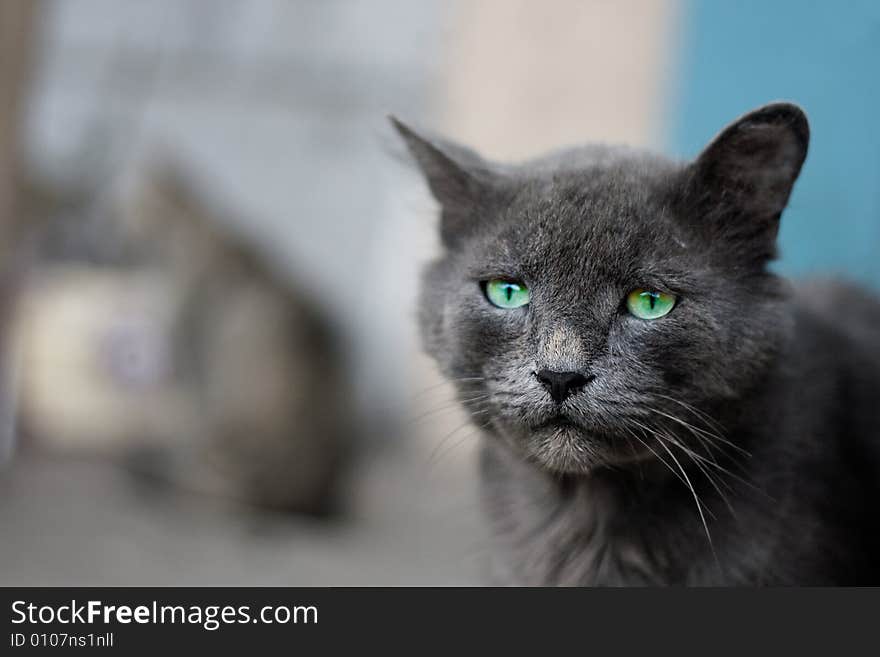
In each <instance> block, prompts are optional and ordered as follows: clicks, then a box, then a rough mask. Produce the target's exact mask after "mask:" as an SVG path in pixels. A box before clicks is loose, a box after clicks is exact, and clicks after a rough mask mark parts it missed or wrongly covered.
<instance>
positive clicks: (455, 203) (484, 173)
mask: <svg viewBox="0 0 880 657" xmlns="http://www.w3.org/2000/svg"><path fill="white" fill-rule="evenodd" d="M388 118H389V119H390V121H391V124H392V125H393V126H394V128H395V129H396V130H397V132H398V133H400V136H401V137H403V140H404V141H405V142H406V145H407V148H408V149H409V152H410V153H411V154H412V156H413V158H414V159H415V161H416V163H417V164H418V165H419V169H421V171H422V174H423V175H424V176H425V180H426V181H427V183H428V187H429V188H430V190H431V194H432V195H433V196H434V198H435V199H436V200H437V202H438V203H439V204H440V210H441V216H440V236H441V238H442V239H443V242H444V243H445V244H446V245H447V246H449V245H453V244H454V243H455V242H456V241H457V240H458V239H459V238H460V237H461V236H462V235H465V234H467V233H468V232H469V230H470V229H471V228H473V226H474V224H475V223H476V222H477V221H478V219H479V215H480V208H481V207H482V206H483V204H485V203H487V202H488V200H489V198H490V197H491V193H492V188H493V185H492V182H493V179H494V174H493V173H492V172H491V171H490V167H489V164H488V163H487V162H486V161H485V160H483V159H482V158H481V157H480V156H479V155H477V153H475V152H474V151H472V150H471V149H469V148H466V147H464V146H460V145H458V144H455V143H453V142H451V141H448V140H445V139H435V138H428V137H423V136H422V135H420V134H418V133H417V132H416V131H415V130H413V129H412V128H410V127H409V126H408V125H406V124H405V123H403V122H402V121H400V120H399V119H398V118H396V117H394V116H390V117H388Z"/></svg>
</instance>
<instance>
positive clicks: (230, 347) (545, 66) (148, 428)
mask: <svg viewBox="0 0 880 657" xmlns="http://www.w3.org/2000/svg"><path fill="white" fill-rule="evenodd" d="M878 63H880V5H878V4H877V3H875V2H871V1H870V0H854V1H853V2H849V3H846V4H841V3H831V2H827V3H801V2H795V0H775V1H774V2H757V0H750V1H748V2H740V3H729V2H721V1H720V0H718V1H711V0H624V1H620V0H618V1H616V2H610V1H606V0H552V1H548V2H536V1H535V0H473V1H469V0H458V1H441V0H421V1H419V2H406V1H404V0H371V1H369V2H367V1H366V0H363V1H356V0H327V1H325V2H320V3H318V2H310V1H309V0H239V1H232V0H190V1H188V2H176V1H173V0H156V1H154V2H150V3H143V2H136V1H135V0H54V1H53V0H32V1H29V0H4V2H2V3H0V238H2V239H0V268H2V269H0V273H2V276H0V338H2V342H0V345H2V348H0V527H2V532H3V538H2V540H0V585H134V584H142V585H175V584H182V585H195V584H213V585H222V584H251V585H346V584H347V585H374V584H375V585H378V584H388V585H408V584H435V585H447V584H479V583H481V582H483V581H484V579H483V571H484V562H485V558H486V551H487V549H488V545H487V541H486V536H485V533H484V530H483V526H482V523H481V521H480V512H479V504H478V500H477V496H476V491H475V488H476V476H475V471H474V456H475V443H476V436H475V435H474V430H473V428H472V427H470V426H468V425H467V423H466V422H465V420H464V418H463V416H462V415H461V414H460V413H459V411H458V410H457V409H456V407H455V404H454V403H452V399H453V397H452V393H451V391H450V389H449V388H448V387H447V386H446V385H445V384H443V383H442V381H441V380H440V378H439V377H438V375H437V373H436V372H435V371H434V369H433V366H432V365H431V363H430V362H429V361H428V360H427V359H426V358H425V357H423V356H421V355H420V353H419V345H418V339H417V336H416V333H415V323H414V302H415V294H416V290H417V277H418V273H419V270H420V267H421V266H422V264H423V263H424V262H425V261H427V260H428V259H429V258H430V257H431V256H432V254H434V253H436V249H437V248H438V246H437V243H436V240H435V236H434V228H435V226H434V222H435V207H434V204H433V202H432V201H431V199H430V197H429V196H428V194H427V191H426V189H425V187H424V185H423V183H422V182H421V180H420V179H419V178H418V176H417V175H416V173H415V171H414V169H413V167H411V166H409V165H408V164H407V162H406V157H405V154H404V153H403V149H402V147H401V145H400V144H399V143H398V141H397V140H396V139H395V138H394V136H393V135H392V133H391V131H390V129H389V128H388V126H387V121H386V115H387V114H388V113H390V112H393V113H395V114H397V115H398V116H400V117H402V118H404V119H405V120H408V121H410V122H412V123H413V124H415V125H417V126H422V127H429V128H431V129H434V130H437V131H440V132H443V133H445V134H447V135H449V136H450V137H452V138H454V139H457V140H459V141H463V142H466V143H468V144H470V145H473V146H474V147H476V148H478V149H479V150H481V151H482V152H483V153H484V154H486V155H487V156H489V157H494V158H498V159H504V158H508V159H510V158H513V159H516V158H524V157H527V156H530V155H534V154H537V153H539V152H541V151H544V150H547V149H551V148H553V147H557V146H561V145H566V144H571V143H576V142H583V141H591V140H598V141H606V142H627V143H630V144H634V145H638V146H646V147H652V148H658V149H663V150H664V151H666V152H668V153H670V154H672V155H674V156H678V157H691V156H693V155H695V154H696V153H697V152H698V151H699V150H700V148H701V146H702V145H703V144H705V143H706V142H707V141H708V140H709V139H711V137H712V136H713V135H714V134H715V133H716V132H717V131H718V130H720V128H721V127H722V126H724V125H725V124H726V123H728V122H729V121H731V120H732V119H734V118H735V117H736V116H738V115H739V114H741V113H743V112H745V111H747V110H749V109H751V108H752V107H755V106H757V105H760V104H763V103H765V102H768V101H771V100H775V99H788V100H793V101H796V102H799V103H800V104H802V106H803V107H804V108H805V109H806V111H807V113H808V114H809V116H810V119H811V124H812V127H813V140H812V143H811V147H810V155H809V157H808V160H807V163H806V165H805V168H804V170H803V174H802V177H801V181H800V182H799V183H798V186H797V187H796V190H795V193H794V195H793V197H792V201H791V206H790V209H789V210H788V212H787V213H786V215H785V217H784V221H783V230H782V237H781V243H782V258H781V260H780V262H779V263H778V265H777V266H778V267H779V268H780V269H781V270H782V271H783V272H784V273H787V274H794V275H810V274H814V273H833V274H839V275H843V276H846V277H848V278H853V279H856V280H859V281H861V282H863V283H866V284H868V285H874V286H875V287H876V280H877V275H878V274H880V260H878V258H877V257H876V253H877V248H878V247H880V186H878V182H880V131H878V130H877V127H876V120H877V119H876V116H877V111H878V108H880V77H878V76H877V75H876V70H877V65H878Z"/></svg>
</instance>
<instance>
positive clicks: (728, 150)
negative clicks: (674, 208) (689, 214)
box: [688, 103, 810, 241]
mask: <svg viewBox="0 0 880 657" xmlns="http://www.w3.org/2000/svg"><path fill="white" fill-rule="evenodd" d="M809 141H810V128H809V124H808V123H807V117H806V115H805V114H804V112H803V110H801V108H799V107H798V106H797V105H792V104H790V103H772V104H770V105H765V106H764V107H761V108H759V109H757V110H754V111H752V112H749V113H748V114H746V115H745V116H743V117H741V118H739V119H737V120H736V121H734V122H733V123H731V124H730V125H729V126H727V127H726V128H725V129H724V130H722V131H721V133H720V134H719V135H718V136H717V137H716V138H715V139H714V140H713V141H712V142H711V143H710V144H709V145H708V146H707V147H706V149H705V150H704V151H703V152H702V153H701V154H700V156H699V157H698V158H697V159H696V161H694V163H693V164H691V166H690V167H689V170H688V173H689V181H688V197H689V198H690V199H691V200H692V201H694V202H695V203H696V204H697V205H698V208H696V209H697V211H698V212H699V213H700V214H701V215H702V220H703V221H712V222H713V223H715V224H716V226H715V228H716V229H720V230H722V231H723V232H725V233H729V234H731V235H732V236H740V237H746V236H752V237H754V236H761V237H763V238H765V239H769V240H771V241H772V240H775V237H776V231H777V229H778V223H779V217H780V214H781V213H782V211H783V209H784V208H785V206H786V204H787V203H788V197H789V195H790V194H791V190H792V187H793V186H794V182H795V180H796V179H797V177H798V174H799V173H800V170H801V166H802V165H803V163H804V158H806V156H807V145H808V144H809Z"/></svg>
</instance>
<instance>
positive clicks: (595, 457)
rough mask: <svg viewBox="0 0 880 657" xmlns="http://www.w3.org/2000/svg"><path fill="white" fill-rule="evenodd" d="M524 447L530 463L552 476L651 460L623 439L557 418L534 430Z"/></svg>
mask: <svg viewBox="0 0 880 657" xmlns="http://www.w3.org/2000/svg"><path fill="white" fill-rule="evenodd" d="M523 438H524V440H523V442H522V447H523V448H524V451H525V455H526V457H527V459H528V460H529V461H532V462H534V463H536V464H537V465H539V466H540V467H542V468H544V469H547V470H549V471H551V472H555V473H559V474H568V475H586V474H590V473H591V472H594V471H595V470H597V469H599V468H605V467H609V466H610V467H620V466H625V465H628V464H632V463H638V462H641V461H643V460H645V459H649V458H651V456H652V454H651V453H650V452H648V451H634V450H633V448H632V445H631V444H630V443H629V442H627V441H621V440H620V439H619V438H614V437H611V436H607V435H603V434H599V433H595V432H592V431H590V430H589V429H587V428H585V427H582V426H580V425H578V424H576V423H574V422H571V421H568V420H565V419H560V418H556V419H553V420H550V421H548V422H544V423H542V424H540V425H537V426H533V427H531V428H530V431H529V432H528V435H527V436H524V437H523Z"/></svg>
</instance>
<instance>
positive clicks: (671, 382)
mask: <svg viewBox="0 0 880 657" xmlns="http://www.w3.org/2000/svg"><path fill="white" fill-rule="evenodd" d="M392 121H393V122H394V125H395V127H396V128H397V130H398V131H399V132H400V134H401V135H402V136H403V137H404V139H405V141H406V143H407V145H408V147H409V150H410V151H411V153H412V154H413V156H414V157H415V159H416V161H417V162H418V164H419V166H420V168H421V170H422V171H423V173H424V175H425V177H426V178H427V182H428V185H429V187H430V189H431V192H432V193H433V195H434V196H435V197H436V199H437V201H438V202H439V204H440V207H441V221H440V233H441V237H442V242H443V246H444V249H443V253H442V255H441V256H440V257H439V258H438V259H437V260H436V261H435V262H433V263H432V264H431V265H430V267H429V268H428V269H427V271H426V272H425V276H424V280H423V286H422V290H421V295H420V323H421V331H422V336H423V340H424V345H425V348H426V350H427V351H428V352H429V354H430V355H431V356H432V357H433V358H434V359H435V360H436V361H437V363H438V364H439V367H440V368H441V370H442V372H443V373H444V375H445V376H446V377H448V379H449V380H450V381H452V382H453V383H454V384H455V386H456V389H457V393H458V396H459V399H460V401H461V403H462V404H463V406H464V407H465V408H466V410H467V411H468V412H469V413H471V414H472V418H473V422H474V423H475V424H478V425H479V426H480V427H481V429H482V434H483V436H482V443H483V448H482V459H481V461H482V478H483V491H484V499H485V505H486V508H487V511H488V516H489V519H490V523H491V527H492V529H493V533H494V536H495V538H496V539H497V545H496V548H495V550H494V551H493V555H494V556H495V557H497V558H496V559H495V562H496V565H497V568H498V573H497V575H498V576H499V578H500V581H501V582H503V583H510V584H526V585H661V584H662V585H785V584H818V585H824V584H878V583H880V513H878V510H877V503H878V502H880V476H878V475H880V468H878V465H880V429H878V423H877V421H876V418H877V402H878V396H877V391H878V390H880V347H878V345H880V304H878V302H877V301H876V300H875V299H874V298H872V297H871V296H869V295H868V294H866V293H864V292H861V291H859V290H858V289H855V288H852V287H848V286H845V285H841V284H836V283H821V282H819V283H813V284H810V285H802V286H800V287H797V288H796V287H793V286H790V285H789V284H788V283H787V282H786V281H784V280H783V279H781V278H779V277H778V276H776V275H775V274H773V273H772V272H770V271H768V268H767V265H768V262H770V261H771V260H772V259H773V258H774V257H775V254H776V246H775V242H776V234H777V230H778V227H779V219H780V215H781V213H782V211H783V209H784V208H785V206H786V203H787V202H788V197H789V194H790V192H791V189H792V186H793V185H794V182H795V180H796V178H797V176H798V174H799V172H800V169H801V165H802V163H803V161H804V158H805V156H806V153H807V144H808V141H809V127H808V124H807V120H806V117H805V116H804V113H803V112H802V111H801V110H800V109H799V108H798V107H796V106H794V105H790V104H786V103H776V104H771V105H767V106H765V107H762V108H760V109H757V110H755V111H753V112H751V113H749V114H747V115H746V116H743V117H742V118H740V119H739V120H737V121H735V122H734V123H732V124H731V125H730V126H728V127H727V128H726V129H724V130H723V131H722V132H721V133H720V134H719V136H718V137H716V138H715V139H714V140H713V141H712V142H711V143H710V144H709V145H708V146H707V147H706V149H705V150H704V151H703V152H702V154H700V155H699V157H698V158H697V159H696V160H694V161H693V162H689V163H684V164H682V163H678V162H673V161H670V160H668V159H665V158H663V157H659V156H656V155H652V154H648V153H644V152H640V151H636V150H630V149H625V148H616V147H604V146H595V145H594V146H585V147H580V148H572V149H570V150H564V151H561V152H558V153H554V154H551V155H548V156H546V157H542V158H539V159H536V160H532V161H529V162H526V163H522V164H517V165H499V164H496V163H493V162H488V161H486V160H485V159H483V158H481V157H480V156H478V155H477V154H475V153H474V152H472V151H470V150H469V149H466V148H463V147H461V146H458V145H454V144H451V143H449V142H447V141H444V140H432V139H427V138H425V137H422V136H420V135H418V134H416V133H415V132H414V131H413V130H412V129H410V128H409V127H407V126H406V125H404V124H402V123H400V122H399V121H397V120H396V119H392Z"/></svg>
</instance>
